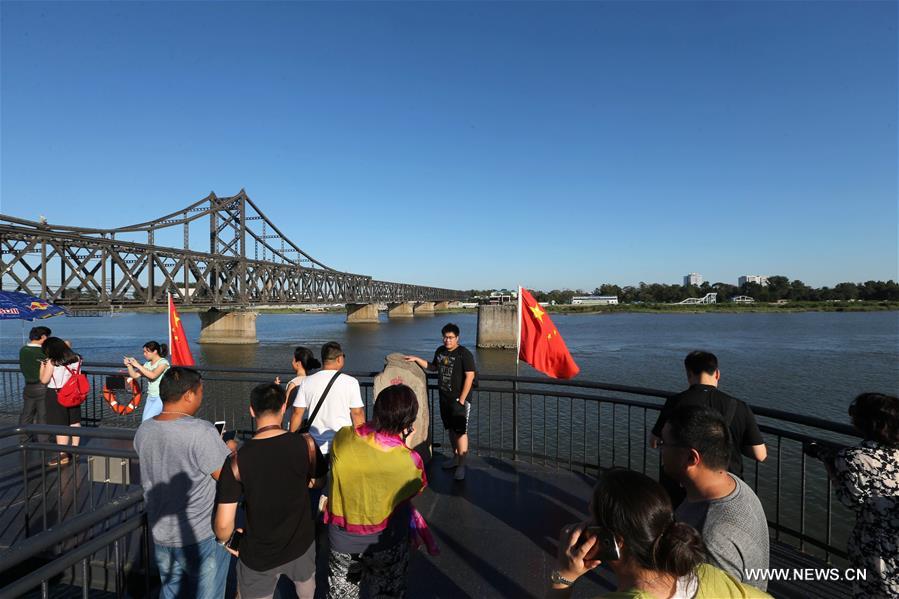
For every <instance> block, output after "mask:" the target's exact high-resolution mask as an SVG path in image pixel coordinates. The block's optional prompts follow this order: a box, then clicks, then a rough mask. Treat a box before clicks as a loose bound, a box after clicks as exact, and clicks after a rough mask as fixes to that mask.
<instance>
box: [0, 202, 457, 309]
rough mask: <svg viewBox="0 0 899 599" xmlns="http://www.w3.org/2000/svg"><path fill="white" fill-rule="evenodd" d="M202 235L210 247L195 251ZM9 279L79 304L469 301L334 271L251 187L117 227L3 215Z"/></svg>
mask: <svg viewBox="0 0 899 599" xmlns="http://www.w3.org/2000/svg"><path fill="white" fill-rule="evenodd" d="M83 214H85V218H89V215H87V214H86V213H83ZM324 222H327V221H324ZM334 222H335V223H336V222H338V221H336V220H335V221H334ZM196 231H200V233H199V235H200V239H202V242H201V243H202V244H205V243H206V242H208V244H209V245H208V247H209V250H208V251H197V250H195V249H192V248H191V246H190V242H191V239H195V238H196V236H197V232H196ZM192 234H193V235H192ZM144 235H145V236H146V237H145V238H144V239H139V240H134V239H132V238H133V237H143V236H144ZM161 236H168V238H172V237H180V238H181V239H182V240H183V247H180V248H176V247H163V246H160V245H157V243H156V240H157V238H158V237H161ZM0 275H2V276H0V289H4V290H9V291H22V292H25V293H30V294H33V295H37V296H40V297H42V298H44V299H47V300H50V301H52V302H54V303H58V304H64V305H72V306H104V307H105V306H159V305H164V304H165V303H166V296H167V294H168V293H171V294H172V296H173V298H174V299H175V301H176V302H177V303H178V304H182V305H187V306H190V305H195V306H207V307H210V308H225V309H230V308H240V307H246V306H255V305H279V304H280V305H289V304H314V303H345V304H373V303H380V302H384V303H404V302H440V301H452V300H461V299H465V294H464V293H463V292H461V291H456V290H451V289H439V288H435V287H424V286H420V285H412V284H407V283H392V282H387V281H377V280H374V279H372V278H371V277H370V276H367V275H361V274H354V273H348V272H341V271H338V270H335V269H333V268H329V267H328V266H325V265H324V264H323V263H321V262H320V261H318V260H316V259H315V258H313V257H312V256H310V255H309V254H308V253H306V252H305V251H303V250H302V249H300V247H299V246H297V245H296V244H295V243H294V242H292V241H291V240H290V239H288V238H287V237H286V236H285V235H284V234H283V233H282V232H281V231H280V230H279V229H278V227H277V226H275V224H274V223H273V222H272V221H271V220H270V219H269V218H267V217H266V216H265V215H264V214H263V213H262V211H261V210H259V208H258V207H257V206H256V204H255V203H254V202H253V201H252V200H251V199H250V198H249V197H248V196H247V194H246V193H245V192H244V190H241V191H240V193H238V194H237V195H234V196H231V197H224V198H220V197H218V196H216V195H215V193H210V194H209V195H208V196H207V197H205V198H203V199H202V200H199V201H198V202H195V203H193V204H191V205H190V206H188V207H187V208H184V209H183V210H179V211H177V212H173V213H171V214H168V215H166V216H163V217H160V218H157V219H155V220H151V221H148V222H145V223H140V224H136V225H130V226H127V227H120V228H118V229H109V230H104V229H93V228H87V227H75V226H68V225H51V224H48V223H46V222H34V221H28V220H23V219H20V218H16V217H12V216H6V215H2V214H0Z"/></svg>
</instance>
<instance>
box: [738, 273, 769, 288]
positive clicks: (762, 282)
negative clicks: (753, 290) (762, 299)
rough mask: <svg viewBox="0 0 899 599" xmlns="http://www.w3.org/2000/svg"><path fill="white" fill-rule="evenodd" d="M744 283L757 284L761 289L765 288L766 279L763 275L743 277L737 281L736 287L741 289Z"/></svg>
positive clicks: (766, 284)
mask: <svg viewBox="0 0 899 599" xmlns="http://www.w3.org/2000/svg"><path fill="white" fill-rule="evenodd" d="M746 283H758V284H759V285H761V286H762V287H767V286H768V277H767V276H765V275H743V276H741V277H740V278H739V279H737V287H742V286H743V285H745V284H746Z"/></svg>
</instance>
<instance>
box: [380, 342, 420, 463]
mask: <svg viewBox="0 0 899 599" xmlns="http://www.w3.org/2000/svg"><path fill="white" fill-rule="evenodd" d="M390 385H406V386H407V387H410V388H411V389H412V391H413V392H414V393H415V397H417V398H418V417H416V419H415V424H414V425H413V427H414V428H415V432H414V433H412V436H411V437H410V438H409V446H410V447H412V449H414V450H415V451H416V452H418V455H420V456H421V459H422V461H424V463H425V464H427V463H428V462H430V461H431V435H430V431H429V430H428V426H429V424H430V422H431V414H430V408H429V405H428V404H429V402H428V378H427V376H426V375H425V372H424V371H423V370H422V369H421V368H420V367H419V366H418V365H417V364H416V363H415V362H406V361H405V360H404V359H403V354H400V353H392V354H390V355H388V356H387V357H386V358H384V370H383V371H382V372H381V373H380V374H378V375H376V376H375V381H374V394H375V397H377V396H378V393H380V392H381V390H383V389H384V388H385V387H389V386H390Z"/></svg>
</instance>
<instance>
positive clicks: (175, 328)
mask: <svg viewBox="0 0 899 599" xmlns="http://www.w3.org/2000/svg"><path fill="white" fill-rule="evenodd" d="M169 353H171V354H172V359H171V363H172V366H193V365H194V357H193V356H192V355H191V354H190V346H189V345H188V344H187V335H185V334H184V327H183V326H182V325H181V317H180V316H178V311H177V310H176V309H175V303H174V302H173V301H172V294H169Z"/></svg>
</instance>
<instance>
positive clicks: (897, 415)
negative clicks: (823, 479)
mask: <svg viewBox="0 0 899 599" xmlns="http://www.w3.org/2000/svg"><path fill="white" fill-rule="evenodd" d="M849 416H850V417H851V418H852V425H853V426H854V427H855V428H856V429H857V430H858V431H859V432H860V433H861V435H862V437H863V438H864V440H863V441H862V442H861V444H859V445H856V446H854V447H846V448H844V449H842V450H840V451H839V452H836V454H834V453H833V452H832V451H828V450H824V449H820V448H819V449H818V450H817V451H815V450H811V451H810V450H809V449H808V448H807V449H806V453H810V454H812V457H817V458H819V459H821V460H822V461H823V462H824V464H825V465H826V466H827V471H828V473H829V474H830V477H831V478H832V479H833V481H834V491H835V492H836V495H837V497H838V498H839V499H840V501H841V502H842V503H843V505H845V506H847V507H849V508H850V509H852V510H854V511H855V512H856V519H855V527H854V528H853V529H852V534H851V535H850V536H849V542H848V546H847V550H848V553H849V561H850V562H851V563H852V566H853V567H855V568H859V569H864V570H866V571H867V574H866V579H865V580H858V579H856V580H854V582H853V583H852V585H853V586H852V590H853V594H854V596H855V597H857V598H861V597H899V399H897V398H896V397H893V396H890V395H882V394H880V393H862V394H861V395H859V396H858V397H856V398H855V400H853V402H852V403H851V404H850V406H849Z"/></svg>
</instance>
